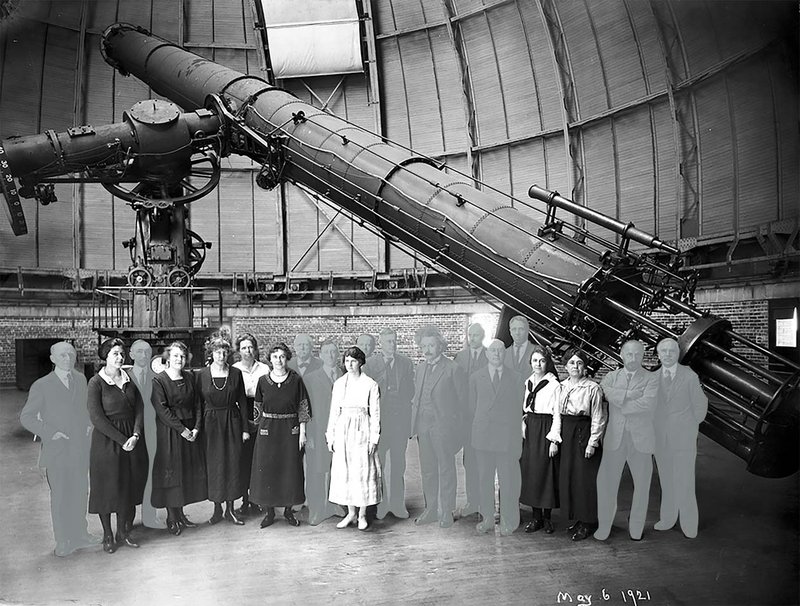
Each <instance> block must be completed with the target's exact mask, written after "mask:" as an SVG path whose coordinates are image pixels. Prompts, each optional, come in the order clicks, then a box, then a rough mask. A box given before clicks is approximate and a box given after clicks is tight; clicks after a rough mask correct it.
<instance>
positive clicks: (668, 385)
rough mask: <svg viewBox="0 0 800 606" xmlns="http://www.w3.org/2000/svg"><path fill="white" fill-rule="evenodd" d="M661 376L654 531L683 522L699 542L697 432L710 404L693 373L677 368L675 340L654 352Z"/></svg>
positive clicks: (686, 531) (687, 532)
mask: <svg viewBox="0 0 800 606" xmlns="http://www.w3.org/2000/svg"><path fill="white" fill-rule="evenodd" d="M656 352H657V353H658V359H659V360H660V362H661V370H659V371H656V373H654V374H655V375H656V376H657V377H658V386H659V387H658V405H657V406H656V415H655V419H654V421H653V423H654V426H655V431H656V453H655V454H656V465H658V479H659V482H660V484H661V512H660V519H659V520H658V522H656V525H655V529H656V530H669V529H670V528H672V527H673V526H675V523H676V522H677V521H678V519H680V525H681V530H682V531H683V534H684V535H685V536H686V537H687V538H690V539H693V538H694V537H696V536H697V524H698V512H697V497H696V496H695V481H694V473H695V460H696V458H697V432H698V429H699V427H700V423H701V422H702V421H703V419H705V417H706V413H707V412H708V398H707V397H706V394H705V393H704V392H703V388H702V386H701V385H700V379H699V377H698V376H697V373H695V372H694V371H693V370H692V369H691V368H689V367H687V366H682V365H680V364H678V358H679V357H680V348H679V346H678V342H677V341H676V340H675V339H669V338H668V339H663V340H661V341H660V342H659V344H658V346H657V347H656Z"/></svg>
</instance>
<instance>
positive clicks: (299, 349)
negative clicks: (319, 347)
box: [286, 333, 322, 378]
mask: <svg viewBox="0 0 800 606" xmlns="http://www.w3.org/2000/svg"><path fill="white" fill-rule="evenodd" d="M313 353H314V340H313V339H312V338H311V335H307V334H305V333H300V334H299V335H297V336H296V337H295V338H294V355H293V356H292V359H291V360H289V361H288V362H287V363H286V366H287V367H288V368H291V369H292V370H294V371H295V372H296V373H298V374H299V375H300V376H301V377H303V378H305V376H306V374H308V373H310V372H312V371H314V370H317V369H318V368H322V361H321V360H320V359H319V358H316V357H314V356H313Z"/></svg>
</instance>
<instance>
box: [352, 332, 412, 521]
mask: <svg viewBox="0 0 800 606" xmlns="http://www.w3.org/2000/svg"><path fill="white" fill-rule="evenodd" d="M378 344H379V345H380V350H381V351H380V354H378V355H374V356H372V357H369V358H367V363H366V364H365V365H364V373H365V374H366V375H367V376H369V377H371V378H372V380H374V381H375V382H376V383H377V384H378V388H379V389H380V392H381V439H380V441H379V442H378V458H379V459H380V462H381V469H382V471H383V491H382V493H383V500H382V501H381V502H380V503H379V504H378V511H377V517H378V519H379V520H382V519H383V518H385V517H386V514H388V513H389V512H391V513H393V514H394V516H395V517H397V518H407V517H408V510H407V509H406V502H405V492H406V485H405V481H404V479H403V476H404V475H405V471H406V448H407V447H408V438H409V437H410V436H411V399H412V398H413V397H414V363H413V362H412V361H411V358H408V357H407V356H404V355H403V354H400V353H397V333H396V332H395V331H394V330H392V329H391V328H384V329H383V330H381V332H380V334H379V335H378Z"/></svg>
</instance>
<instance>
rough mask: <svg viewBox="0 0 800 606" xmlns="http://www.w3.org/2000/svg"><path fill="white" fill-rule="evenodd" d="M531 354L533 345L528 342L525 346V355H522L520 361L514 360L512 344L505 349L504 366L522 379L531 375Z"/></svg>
mask: <svg viewBox="0 0 800 606" xmlns="http://www.w3.org/2000/svg"><path fill="white" fill-rule="evenodd" d="M532 354H533V343H531V342H530V341H528V342H527V344H526V345H525V353H524V354H522V359H521V360H515V359H514V344H513V343H512V344H511V345H510V346H508V347H506V359H505V365H506V366H508V367H509V368H511V369H513V370H515V371H516V372H518V373H519V374H521V375H522V376H523V377H527V376H528V375H529V374H531V355H532Z"/></svg>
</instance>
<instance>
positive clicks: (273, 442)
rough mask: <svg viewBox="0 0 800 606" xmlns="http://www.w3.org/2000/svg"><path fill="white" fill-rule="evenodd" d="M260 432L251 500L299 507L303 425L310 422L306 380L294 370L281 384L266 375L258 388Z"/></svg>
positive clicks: (254, 463)
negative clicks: (301, 428) (300, 445)
mask: <svg viewBox="0 0 800 606" xmlns="http://www.w3.org/2000/svg"><path fill="white" fill-rule="evenodd" d="M255 408H256V410H257V411H258V415H259V418H258V431H257V434H256V438H255V439H256V443H255V446H254V448H253V470H252V473H251V476H250V500H251V501H252V502H253V503H258V504H259V505H263V506H265V507H275V506H279V507H280V506H284V507H286V506H289V505H299V504H300V503H302V502H303V501H305V498H306V496H305V490H304V484H305V476H304V474H303V453H302V451H301V450H300V447H299V436H300V423H308V421H309V419H311V406H310V404H309V401H308V392H306V388H305V385H303V380H302V379H301V378H300V375H298V374H297V373H296V372H295V371H293V370H289V374H288V376H287V377H286V378H285V379H284V380H283V381H282V382H280V383H276V382H275V381H273V380H272V377H271V376H270V375H268V374H267V375H264V376H263V377H261V378H259V380H258V387H256V399H255Z"/></svg>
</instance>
